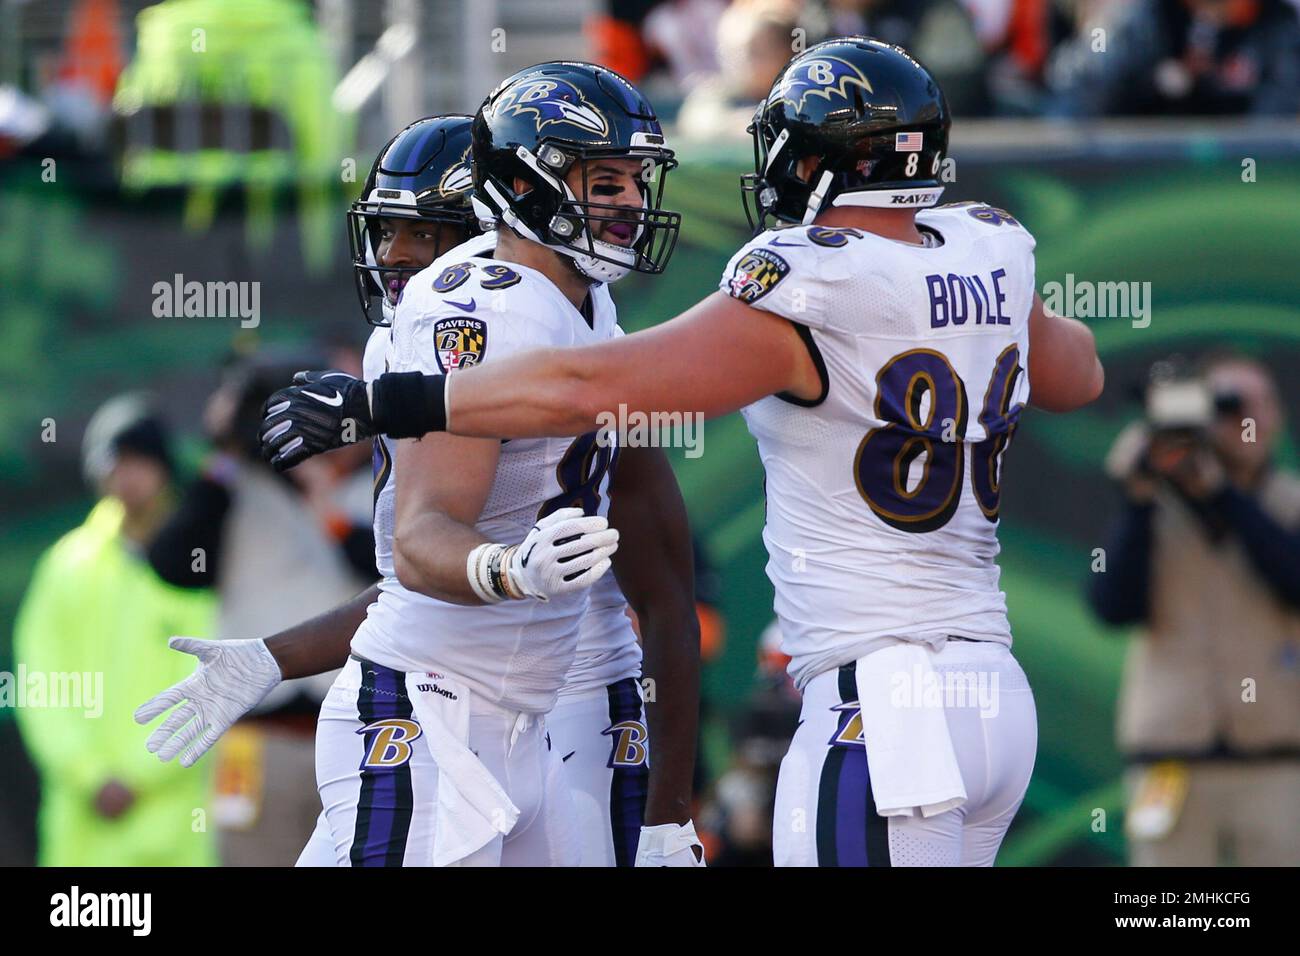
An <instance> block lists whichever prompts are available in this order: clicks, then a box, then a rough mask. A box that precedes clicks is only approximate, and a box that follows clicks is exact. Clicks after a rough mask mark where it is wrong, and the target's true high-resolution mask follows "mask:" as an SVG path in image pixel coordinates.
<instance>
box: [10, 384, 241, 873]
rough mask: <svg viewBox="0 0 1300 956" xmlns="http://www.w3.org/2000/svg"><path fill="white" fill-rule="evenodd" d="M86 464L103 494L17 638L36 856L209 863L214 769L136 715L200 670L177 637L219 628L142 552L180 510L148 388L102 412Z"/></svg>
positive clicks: (24, 611) (118, 862) (43, 571)
mask: <svg viewBox="0 0 1300 956" xmlns="http://www.w3.org/2000/svg"><path fill="white" fill-rule="evenodd" d="M83 460H84V465H85V473H86V478H87V480H88V481H90V483H91V484H92V485H93V486H94V487H95V488H97V489H98V490H99V492H100V493H101V494H102V495H103V497H102V498H101V499H100V501H99V503H98V504H96V505H95V507H94V509H93V510H92V511H91V513H90V516H89V517H88V518H87V519H86V521H85V523H84V524H82V525H81V527H79V528H77V529H75V530H73V531H71V532H69V533H68V534H66V535H64V536H63V537H62V538H61V539H59V541H58V542H57V543H56V544H55V545H54V546H53V547H52V548H50V550H49V551H47V552H46V553H45V555H44V556H43V557H42V558H41V559H40V561H39V563H38V564H37V566H36V571H35V574H34V575H33V577H32V582H31V585H30V587H29V588H28V590H27V595H26V597H25V598H24V600H23V604H22V607H21V609H20V611H19V614H18V620H17V624H16V627H15V633H14V653H15V658H16V661H17V663H18V667H19V678H20V683H21V684H22V686H23V691H24V693H25V694H26V696H27V699H26V701H25V702H23V701H20V702H19V703H20V705H21V704H23V703H25V706H19V707H18V709H17V716H18V721H19V726H20V728H21V730H22V733H23V738H24V740H25V742H26V744H27V747H28V750H29V751H30V753H31V756H32V760H33V761H34V762H35V764H36V766H37V768H38V771H39V774H40V778H41V807H40V817H39V831H40V835H39V851H38V859H39V862H40V863H41V864H42V865H45V866H106V865H111V866H178V865H191V866H193V865H209V864H212V863H214V862H215V854H214V852H213V845H212V840H211V838H210V836H209V833H208V825H207V820H206V816H205V814H206V813H207V808H208V807H209V798H210V796H211V791H210V786H209V784H210V780H209V776H208V774H207V773H205V772H204V770H203V769H201V768H200V769H198V770H184V769H182V768H181V767H180V766H179V765H177V764H174V763H161V762H160V761H159V760H158V759H157V758H156V757H154V756H153V755H152V754H150V753H149V752H148V751H146V750H145V747H144V740H145V735H144V733H143V732H142V731H141V730H140V728H139V727H137V726H136V725H135V723H134V722H133V721H132V719H131V714H132V712H133V711H134V709H135V707H136V706H137V705H138V704H139V702H140V701H141V700H144V699H146V698H147V697H149V696H150V695H151V694H153V693H155V692H156V689H157V688H158V687H165V686H167V685H169V684H171V683H174V682H175V681H177V680H180V679H182V678H183V677H185V676H186V675H187V674H188V673H189V671H190V670H191V666H190V661H188V660H187V659H185V658H183V657H182V656H181V655H179V654H177V653H175V652H174V651H172V650H170V649H169V648H168V647H167V638H168V637H170V636H171V635H172V634H176V633H185V634H196V635H200V636H207V635H208V634H209V632H210V628H211V626H212V611H213V607H212V599H211V596H210V595H208V594H206V593H203V592H192V591H182V590H179V589H177V588H173V587H170V586H169V585H167V584H164V583H163V582H162V581H160V580H159V579H158V578H157V576H156V575H155V574H154V573H153V571H152V570H150V568H149V565H148V563H147V562H146V561H145V560H144V558H143V555H142V551H143V549H144V547H145V545H146V544H147V543H148V542H149V540H150V539H151V537H152V536H153V534H154V532H155V530H156V529H157V528H158V526H159V525H160V523H161V522H162V521H163V520H164V519H165V518H166V516H167V513H168V511H169V510H170V509H171V506H172V500H173V499H172V493H171V479H172V459H171V454H170V450H169V441H168V436H167V432H166V429H165V428H164V426H163V424H162V423H161V421H159V419H157V418H156V417H154V416H153V415H152V414H151V413H150V412H149V411H148V409H147V407H146V405H145V403H144V401H143V400H142V399H141V398H139V397H138V396H123V397H119V398H116V399H114V400H112V401H110V402H108V403H107V404H105V405H104V406H103V407H102V408H101V409H100V410H99V411H98V412H97V413H96V414H95V416H94V417H93V418H92V419H91V422H90V425H89V427H88V428H87V430H86V436H85V441H84V445H83ZM41 687H44V688H46V694H45V695H44V699H42V700H39V701H38V700H37V699H36V698H35V695H36V692H37V689H38V688H41ZM57 688H61V689H62V690H63V692H64V693H65V694H66V695H67V697H68V699H62V695H60V694H57V693H56V689H57Z"/></svg>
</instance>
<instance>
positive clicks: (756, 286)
mask: <svg viewBox="0 0 1300 956" xmlns="http://www.w3.org/2000/svg"><path fill="white" fill-rule="evenodd" d="M789 272H790V264H789V263H788V262H786V261H785V260H784V259H782V258H781V257H780V256H778V255H777V254H776V253H775V252H773V251H772V250H771V249H751V250H750V251H749V252H747V253H745V255H743V256H741V259H740V261H739V262H737V263H736V268H735V269H734V270H732V273H731V283H730V287H731V292H730V294H731V297H732V298H733V299H739V300H740V301H741V302H744V303H747V304H752V303H754V302H757V301H758V300H759V299H761V298H763V296H765V295H767V294H768V293H769V292H771V291H772V289H773V288H775V287H776V284H777V283H778V282H780V281H781V280H782V279H784V278H785V277H786V275H787V274H788V273H789Z"/></svg>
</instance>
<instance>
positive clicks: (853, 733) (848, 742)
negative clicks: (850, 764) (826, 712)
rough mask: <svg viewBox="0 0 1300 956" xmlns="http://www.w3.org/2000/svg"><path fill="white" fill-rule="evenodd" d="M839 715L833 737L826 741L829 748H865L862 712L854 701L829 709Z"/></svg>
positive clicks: (865, 740) (865, 739)
mask: <svg viewBox="0 0 1300 956" xmlns="http://www.w3.org/2000/svg"><path fill="white" fill-rule="evenodd" d="M831 710H833V711H837V712H838V713H839V715H840V716H839V723H838V724H837V726H836V728H835V735H834V736H833V737H831V739H830V740H828V741H826V744H827V746H830V747H865V746H866V745H867V738H866V735H865V734H863V732H862V710H861V708H860V707H858V702H857V701H856V700H853V701H849V702H848V703H847V704H836V705H835V706H834V707H832V708H831Z"/></svg>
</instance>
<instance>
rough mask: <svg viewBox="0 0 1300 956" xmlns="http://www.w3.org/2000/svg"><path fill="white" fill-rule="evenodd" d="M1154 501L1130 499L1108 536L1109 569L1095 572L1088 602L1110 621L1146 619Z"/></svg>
mask: <svg viewBox="0 0 1300 956" xmlns="http://www.w3.org/2000/svg"><path fill="white" fill-rule="evenodd" d="M1152 511H1153V506H1152V505H1150V504H1134V503H1131V502H1130V503H1129V504H1127V505H1126V506H1125V508H1124V511H1123V513H1122V514H1121V515H1120V516H1119V520H1118V521H1116V522H1115V524H1114V525H1113V526H1112V528H1111V531H1110V534H1109V535H1108V536H1107V539H1106V570H1105V571H1099V572H1097V573H1095V574H1093V575H1092V580H1091V581H1090V582H1089V584H1088V603H1089V604H1090V605H1091V606H1092V609H1093V611H1094V612H1095V613H1096V615H1097V616H1098V617H1099V618H1101V619H1102V620H1103V621H1105V622H1106V623H1107V624H1116V625H1118V624H1136V623H1137V622H1139V621H1144V620H1146V616H1147V610H1148V606H1149V598H1150V590H1151V515H1152Z"/></svg>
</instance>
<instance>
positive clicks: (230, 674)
mask: <svg viewBox="0 0 1300 956" xmlns="http://www.w3.org/2000/svg"><path fill="white" fill-rule="evenodd" d="M167 645H168V646H169V647H171V648H173V649H174V650H178V651H182V652H184V653H186V654H193V655H194V656H195V657H197V658H198V659H199V666H198V668H197V669H196V670H195V671H194V673H193V674H191V675H190V676H189V677H187V678H185V679H184V680H183V681H181V682H180V683H179V684H173V685H172V686H171V687H168V688H167V689H166V690H165V691H163V692H162V693H161V694H158V695H157V696H155V697H153V698H151V699H150V700H148V701H146V702H145V703H143V704H141V705H140V707H139V708H138V709H137V710H136V712H135V722H136V723H137V724H147V723H149V721H151V720H153V719H154V718H155V717H157V716H158V715H159V714H161V713H162V712H163V711H165V710H166V709H167V708H168V707H171V706H173V705H175V704H180V703H181V702H182V701H184V704H183V705H182V706H180V707H177V708H176V710H174V711H172V714H171V716H170V717H168V718H167V719H166V720H165V721H163V722H162V725H161V726H159V728H158V729H157V730H155V731H154V732H153V733H152V734H150V736H149V740H148V741H147V742H146V743H145V747H146V748H147V749H148V750H149V752H150V753H152V754H157V755H158V759H159V760H171V759H172V758H173V757H175V756H176V755H177V754H178V753H180V752H181V751H182V750H184V751H185V753H184V754H182V755H181V766H182V767H191V766H193V765H194V762H195V761H196V760H198V759H199V758H200V757H202V756H203V755H204V754H205V753H207V751H208V749H209V748H210V747H211V746H212V745H213V744H215V743H216V742H217V740H218V739H219V738H220V737H221V735H222V734H224V733H225V732H226V731H227V730H228V729H230V725H231V724H233V723H234V722H235V721H237V720H239V718H241V717H243V716H244V715H245V714H246V713H248V712H249V711H250V710H252V709H253V708H254V707H256V706H257V705H258V704H260V703H261V702H262V699H263V698H264V697H266V695H267V694H269V693H270V692H271V690H272V688H274V687H275V686H276V685H277V684H279V683H280V681H281V680H282V679H283V678H282V677H281V676H280V665H279V664H277V663H276V662H275V658H274V657H273V656H272V655H271V652H270V650H268V649H267V646H266V642H265V641H262V640H256V641H203V640H199V639H198V638H196V637H173V638H172V639H171V640H170V641H168V642H167ZM186 748H188V749H186Z"/></svg>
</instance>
